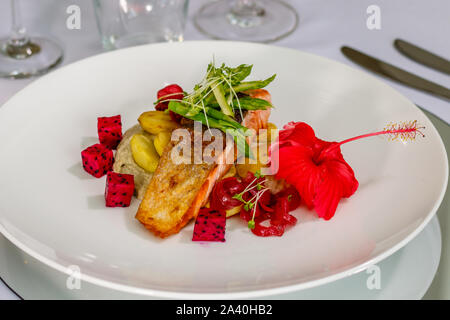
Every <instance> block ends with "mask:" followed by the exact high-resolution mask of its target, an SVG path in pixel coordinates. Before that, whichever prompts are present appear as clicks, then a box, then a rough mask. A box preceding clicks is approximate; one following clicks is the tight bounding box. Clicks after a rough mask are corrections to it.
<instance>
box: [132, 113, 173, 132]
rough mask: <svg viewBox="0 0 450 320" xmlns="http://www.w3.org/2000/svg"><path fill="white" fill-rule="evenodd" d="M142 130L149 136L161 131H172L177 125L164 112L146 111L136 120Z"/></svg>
mask: <svg viewBox="0 0 450 320" xmlns="http://www.w3.org/2000/svg"><path fill="white" fill-rule="evenodd" d="M138 121H139V123H140V125H141V127H142V129H144V130H145V131H147V132H148V133H151V134H158V133H160V132H162V131H172V130H174V129H176V128H177V127H178V124H177V123H176V122H175V121H173V120H172V118H170V115H169V114H168V113H165V112H164V111H147V112H144V113H143V114H141V115H140V116H139V119H138Z"/></svg>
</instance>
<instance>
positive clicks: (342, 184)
mask: <svg viewBox="0 0 450 320" xmlns="http://www.w3.org/2000/svg"><path fill="white" fill-rule="evenodd" d="M320 167H322V168H323V169H324V171H323V172H324V175H323V181H322V182H321V183H319V184H318V185H317V189H316V197H315V198H314V207H315V210H316V212H317V214H318V216H319V217H321V218H323V219H325V220H329V219H331V218H332V217H333V216H334V213H335V212H336V209H337V206H338V204H339V201H340V200H341V198H343V197H350V196H351V195H352V194H353V193H354V192H355V191H356V189H357V188H358V185H359V183H358V180H356V178H355V175H354V173H353V170H352V168H351V167H350V166H349V165H348V164H347V163H346V162H345V161H338V160H327V161H324V162H323V163H322V164H321V165H320Z"/></svg>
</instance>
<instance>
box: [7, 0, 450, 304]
mask: <svg viewBox="0 0 450 320" xmlns="http://www.w3.org/2000/svg"><path fill="white" fill-rule="evenodd" d="M285 1H286V2H289V3H291V4H292V5H293V6H294V7H295V8H296V9H297V11H298V13H299V16H300V24H299V27H298V29H297V30H296V31H295V32H294V33H293V34H291V35H290V36H289V37H287V38H285V39H282V40H280V41H278V42H276V43H274V45H277V46H284V47H290V48H295V49H299V50H302V51H306V52H310V53H314V54H318V55H321V56H325V57H328V58H331V59H333V60H337V61H340V62H343V63H345V64H348V65H351V66H353V67H356V66H355V65H353V64H352V63H351V62H350V61H348V60H347V59H346V58H345V57H344V56H343V55H342V54H341V53H340V50H339V48H340V47H341V46H342V45H344V44H345V45H349V46H352V47H355V48H358V49H360V50H361V51H364V52H367V53H370V54H371V55H373V56H376V57H379V58H381V59H383V60H385V61H388V62H390V63H392V64H394V65H397V66H399V67H401V68H403V69H405V70H408V71H410V72H413V73H415V74H417V75H420V76H422V77H424V78H426V79H429V80H431V81H434V82H437V83H440V84H441V85H443V86H445V87H450V77H449V76H448V75H445V74H443V73H440V72H437V71H434V70H432V69H429V68H427V67H425V66H422V65H420V64H418V63H415V62H414V61H412V60H409V59H407V58H406V57H404V56H402V55H401V54H400V53H398V52H397V51H396V50H395V49H394V47H393V46H392V43H393V40H394V39H395V38H402V39H405V40H408V41H410V42H413V43H415V44H418V45H420V46H422V47H424V48H427V49H428V50H430V51H432V52H434V53H436V54H438V55H440V56H443V57H446V58H449V57H450V41H448V34H449V33H450V19H449V12H450V1H448V0H427V1H424V0H397V1H389V0H377V1H372V0H345V1H344V0H341V1H336V0H285ZM205 2H206V1H205V0H191V1H190V8H189V21H188V23H187V26H186V31H185V40H203V39H206V37H205V36H203V35H202V34H200V33H199V32H198V31H197V30H196V29H195V27H194V26H193V24H192V16H193V14H194V13H195V12H196V10H197V9H198V8H199V7H200V5H201V4H203V3H205ZM372 4H376V5H378V6H379V7H380V13H381V29H380V30H369V29H368V28H367V27H366V20H367V18H368V16H369V14H367V13H366V10H367V8H368V6H370V5H372ZM70 5H78V6H79V7H80V9H81V29H80V30H69V29H68V28H67V27H66V19H67V18H68V14H67V13H66V9H67V7H68V6H70ZM22 7H23V13H22V16H23V20H24V24H25V26H26V27H27V29H28V30H29V32H30V34H40V35H45V36H51V37H53V38H55V39H57V40H58V41H59V42H60V43H61V44H62V46H63V48H64V50H65V57H64V62H63V64H68V63H71V62H74V61H77V60H80V59H82V58H85V57H88V56H91V55H94V54H97V53H100V52H102V51H103V50H102V47H101V44H100V37H99V34H98V31H97V27H96V23H95V17H94V12H93V7H92V0H39V1H29V0H28V1H22ZM9 10H10V8H9V1H1V2H0V37H3V36H7V34H8V32H9V30H10V23H11V16H10V11H9ZM34 80H35V79H27V80H5V79H0V106H1V105H2V104H3V103H4V102H6V101H7V100H8V99H9V98H10V97H11V96H12V95H13V94H15V93H16V92H17V91H19V90H20V89H22V88H23V87H25V86H26V85H28V84H29V83H30V82H32V81H34ZM383 81H386V82H387V83H388V84H389V85H391V86H392V87H394V88H395V89H396V90H398V91H399V92H401V93H402V94H404V95H405V96H406V97H408V98H409V99H410V100H411V101H414V102H415V103H416V104H418V105H420V106H421V107H423V108H424V109H426V110H428V111H430V112H431V113H433V114H435V115H437V116H438V117H440V118H441V119H443V120H444V121H445V122H446V123H447V124H448V123H450V105H449V102H448V101H446V100H443V99H439V98H436V97H434V96H431V95H428V94H425V93H422V92H420V91H417V90H415V89H411V88H408V87H405V86H402V85H400V84H397V83H395V82H392V81H389V80H385V79H383ZM447 149H448V147H447ZM448 198H449V197H448V196H447V197H446V198H445V199H444V203H443V206H444V207H445V208H447V210H441V212H444V213H447V214H441V215H440V216H439V220H440V224H441V228H442V238H443V239H442V241H443V246H442V257H441V264H440V267H439V270H438V273H437V275H436V277H435V279H434V281H433V284H432V286H431V287H430V290H429V291H428V293H427V295H426V296H425V298H443V299H450V254H449V246H448V243H449V235H450V222H449V219H448V213H449V210H448ZM15 297H16V296H15V295H14V294H13V293H12V292H11V291H10V290H9V289H8V288H7V287H6V286H4V285H3V284H2V283H0V299H8V298H9V299H13V298H15Z"/></svg>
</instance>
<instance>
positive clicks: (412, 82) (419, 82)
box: [341, 46, 450, 100]
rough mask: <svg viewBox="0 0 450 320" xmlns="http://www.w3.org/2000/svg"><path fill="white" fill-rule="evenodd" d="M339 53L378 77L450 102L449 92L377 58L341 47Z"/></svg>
mask: <svg viewBox="0 0 450 320" xmlns="http://www.w3.org/2000/svg"><path fill="white" fill-rule="evenodd" d="M341 52H342V53H343V54H344V55H345V56H346V57H347V58H349V59H350V60H352V61H353V62H355V63H357V64H359V65H360V66H362V67H364V68H366V69H369V70H370V71H372V72H375V73H377V74H379V75H382V76H385V77H387V78H389V79H392V80H394V81H397V82H400V83H402V84H405V85H408V86H410V87H413V88H415V89H419V90H422V91H425V92H428V93H431V94H434V95H436V96H439V97H443V98H445V99H447V100H450V90H449V89H448V88H446V87H443V86H441V85H439V84H437V83H434V82H431V81H429V80H426V79H424V78H421V77H419V76H416V75H415V74H412V73H410V72H408V71H405V70H402V69H400V68H398V67H396V66H393V65H391V64H389V63H387V62H384V61H381V60H379V59H377V58H374V57H371V56H369V55H367V54H365V53H362V52H360V51H358V50H355V49H352V48H350V47H347V46H343V47H341Z"/></svg>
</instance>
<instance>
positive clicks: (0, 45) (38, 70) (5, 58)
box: [0, 0, 63, 78]
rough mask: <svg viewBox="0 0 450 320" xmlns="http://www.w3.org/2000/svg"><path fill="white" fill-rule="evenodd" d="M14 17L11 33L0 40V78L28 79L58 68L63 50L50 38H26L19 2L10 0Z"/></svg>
mask: <svg viewBox="0 0 450 320" xmlns="http://www.w3.org/2000/svg"><path fill="white" fill-rule="evenodd" d="M11 14H12V31H11V34H10V36H9V38H6V39H0V77H9V78H28V77H31V76H35V75H40V74H43V73H45V72H47V71H48V70H50V69H52V68H53V67H55V66H57V65H58V64H59V63H60V62H61V61H62V58H63V50H62V49H61V47H60V46H59V45H58V44H57V43H55V42H54V41H52V40H50V39H46V38H41V37H30V36H28V35H27V33H26V29H25V28H24V27H23V25H22V19H21V10H20V3H19V1H18V0H11Z"/></svg>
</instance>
